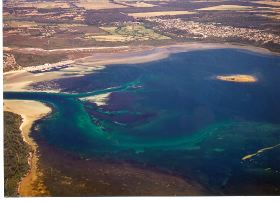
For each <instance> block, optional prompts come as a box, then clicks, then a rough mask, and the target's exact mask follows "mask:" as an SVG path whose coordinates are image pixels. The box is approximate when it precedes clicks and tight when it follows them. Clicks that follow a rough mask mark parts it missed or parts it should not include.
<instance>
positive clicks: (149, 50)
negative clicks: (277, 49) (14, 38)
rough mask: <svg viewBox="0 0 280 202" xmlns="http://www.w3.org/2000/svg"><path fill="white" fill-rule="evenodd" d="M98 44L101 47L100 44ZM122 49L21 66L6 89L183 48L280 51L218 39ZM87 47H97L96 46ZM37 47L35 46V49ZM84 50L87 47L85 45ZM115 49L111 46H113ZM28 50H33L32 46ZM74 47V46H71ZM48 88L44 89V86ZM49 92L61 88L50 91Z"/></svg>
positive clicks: (20, 88) (26, 87) (6, 78)
mask: <svg viewBox="0 0 280 202" xmlns="http://www.w3.org/2000/svg"><path fill="white" fill-rule="evenodd" d="M96 48H98V47H96ZM120 48H121V51H120V52H118V53H114V51H113V50H115V49H116V47H114V48H112V52H113V53H94V54H92V56H89V57H85V58H81V59H76V60H75V61H74V63H73V64H71V66H70V67H68V68H66V69H63V70H60V71H53V72H45V73H39V74H33V73H30V72H27V71H25V70H18V71H12V72H6V73H4V91H35V90H34V89H32V88H30V87H29V85H30V84H32V83H36V82H41V81H48V80H53V79H58V78H65V77H74V76H83V75H85V74H90V73H94V71H96V70H99V69H100V68H105V66H106V65H109V64H137V63H145V62H151V61H156V60H160V59H164V58H167V57H168V56H169V55H170V54H173V53H179V52H188V51H196V50H208V49H220V48H235V49H239V50H244V51H251V52H252V53H256V54H266V55H279V53H273V52H271V51H269V50H267V49H264V48H257V47H253V46H242V45H233V44H228V43H225V44H215V43H181V44H175V45H167V46H160V47H154V46H139V47H124V46H122V47H120ZM87 49H95V48H94V47H91V48H87ZM32 50H33V49H32ZM81 50H83V49H81ZM109 50H111V49H109ZM28 51H31V50H30V49H28ZM33 51H52V52H55V51H59V52H60V51H69V49H65V50H62V49H58V50H41V49H40V50H37V49H36V50H33ZM70 51H72V50H70ZM42 91H44V90H42ZM46 92H59V91H50V90H46Z"/></svg>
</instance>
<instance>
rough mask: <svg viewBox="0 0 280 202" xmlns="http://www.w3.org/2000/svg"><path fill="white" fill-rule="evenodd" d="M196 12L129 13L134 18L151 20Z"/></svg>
mask: <svg viewBox="0 0 280 202" xmlns="http://www.w3.org/2000/svg"><path fill="white" fill-rule="evenodd" d="M194 13H195V12H190V11H161V12H144V13H129V14H128V15H129V16H132V17H134V18H149V17H158V16H174V15H189V14H194Z"/></svg>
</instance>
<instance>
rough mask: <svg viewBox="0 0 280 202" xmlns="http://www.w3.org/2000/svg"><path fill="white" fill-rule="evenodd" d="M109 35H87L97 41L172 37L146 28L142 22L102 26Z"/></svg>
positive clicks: (145, 39) (87, 37) (126, 40)
mask: <svg viewBox="0 0 280 202" xmlns="http://www.w3.org/2000/svg"><path fill="white" fill-rule="evenodd" d="M101 29H103V30H104V31H106V32H107V33H108V34H109V35H90V34H87V35H86V39H95V40H96V41H111V42H116V41H121V42H128V41H147V40H164V39H170V38H169V37H167V36H163V35H160V34H158V33H156V32H154V31H153V30H152V29H148V28H146V27H145V26H144V25H141V24H131V25H124V26H119V27H101Z"/></svg>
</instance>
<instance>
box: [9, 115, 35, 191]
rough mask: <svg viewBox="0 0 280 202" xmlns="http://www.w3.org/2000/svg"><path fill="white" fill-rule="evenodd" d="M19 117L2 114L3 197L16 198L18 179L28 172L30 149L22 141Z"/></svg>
mask: <svg viewBox="0 0 280 202" xmlns="http://www.w3.org/2000/svg"><path fill="white" fill-rule="evenodd" d="M21 122H22V121H21V117H20V116H19V115H17V114H14V113H11V112H4V176H5V177H4V179H5V184H4V191H5V196H17V187H18V183H19V181H20V179H21V178H22V177H23V176H24V175H25V174H26V173H27V172H28V169H29V165H28V154H29V151H30V147H29V146H28V145H27V144H26V143H25V142H24V141H23V139H22V137H21V131H20V129H19V127H20V124H21Z"/></svg>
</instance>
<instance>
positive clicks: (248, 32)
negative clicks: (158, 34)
mask: <svg viewBox="0 0 280 202" xmlns="http://www.w3.org/2000/svg"><path fill="white" fill-rule="evenodd" d="M147 20H148V21H150V22H153V23H156V24H157V25H158V29H159V30H161V31H165V32H166V31H167V32H172V33H174V31H175V32H176V31H177V33H178V34H177V36H178V37H182V38H183V37H186V36H189V37H190V36H191V37H192V38H196V39H207V38H220V39H221V38H224V39H229V38H239V39H243V40H249V41H255V42H261V43H268V42H272V43H276V44H280V36H278V35H275V34H271V33H266V32H264V31H261V30H257V29H249V28H238V27H232V26H222V25H220V24H218V23H200V22H194V21H183V20H182V19H179V18H176V19H161V18H148V19H147Z"/></svg>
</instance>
